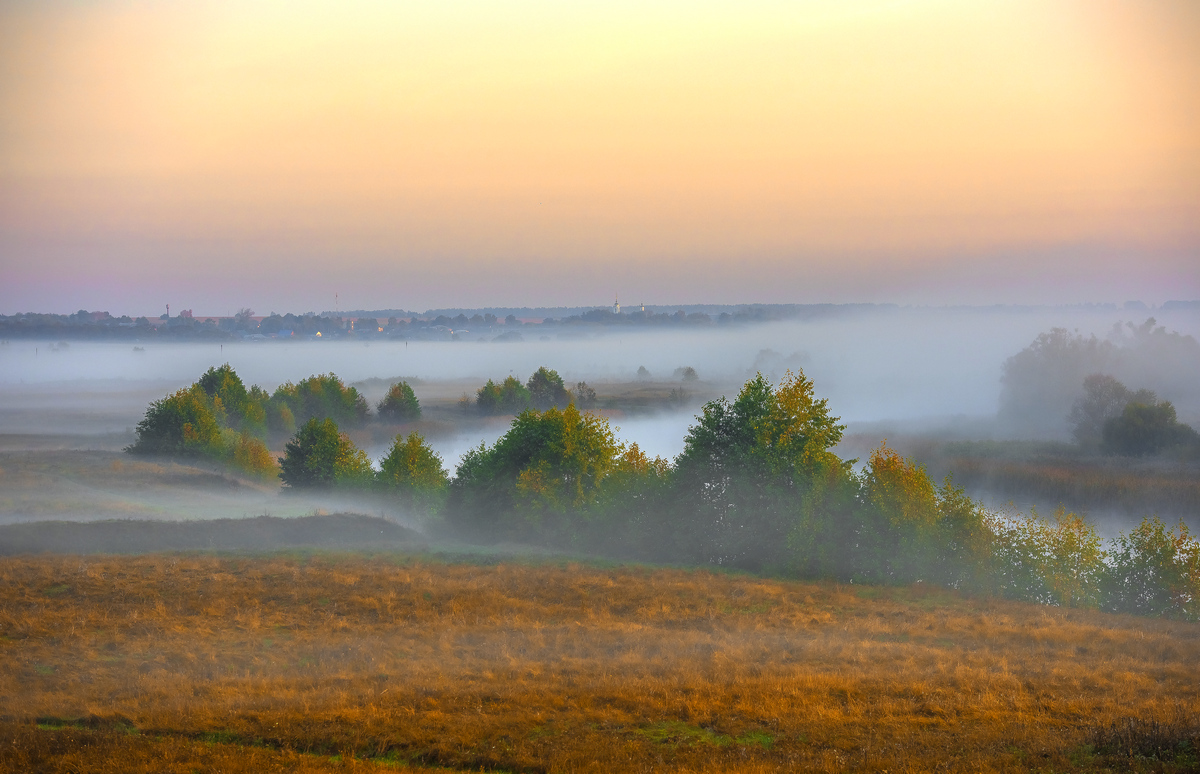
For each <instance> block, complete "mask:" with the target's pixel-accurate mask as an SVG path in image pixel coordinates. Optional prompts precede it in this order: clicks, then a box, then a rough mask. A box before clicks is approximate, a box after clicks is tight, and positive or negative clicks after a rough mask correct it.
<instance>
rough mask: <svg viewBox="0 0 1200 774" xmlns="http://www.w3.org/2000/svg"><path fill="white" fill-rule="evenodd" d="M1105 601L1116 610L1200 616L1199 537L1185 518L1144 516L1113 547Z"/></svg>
mask: <svg viewBox="0 0 1200 774" xmlns="http://www.w3.org/2000/svg"><path fill="white" fill-rule="evenodd" d="M1109 559H1110V566H1109V568H1108V572H1107V573H1106V576H1107V577H1106V578H1105V583H1104V606H1105V607H1106V608H1107V609H1109V610H1112V611H1115V612H1118V613H1134V614H1136V615H1151V616H1166V617H1169V618H1183V619H1185V620H1192V621H1194V620H1197V619H1198V618H1200V543H1197V541H1196V539H1195V538H1194V537H1192V535H1191V533H1190V532H1189V531H1188V528H1187V525H1186V524H1184V523H1183V522H1182V521H1180V522H1179V524H1178V526H1176V527H1175V528H1174V529H1169V528H1168V527H1167V526H1166V525H1165V524H1163V522H1162V521H1161V520H1159V518H1158V517H1157V516H1153V517H1149V516H1148V517H1146V518H1145V519H1143V520H1142V523H1141V524H1139V525H1138V526H1137V528H1135V529H1134V530H1132V531H1131V532H1130V533H1129V534H1128V535H1126V534H1124V533H1121V535H1119V536H1118V537H1117V539H1116V540H1115V541H1114V545H1113V548H1112V550H1111V551H1110V552H1109Z"/></svg>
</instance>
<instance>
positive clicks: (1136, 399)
mask: <svg viewBox="0 0 1200 774" xmlns="http://www.w3.org/2000/svg"><path fill="white" fill-rule="evenodd" d="M1068 420H1069V422H1070V424H1071V434H1072V436H1073V437H1074V438H1075V441H1076V443H1078V444H1079V445H1080V446H1082V447H1084V448H1088V449H1098V450H1101V451H1104V452H1107V453H1109V454H1121V455H1125V456H1130V457H1142V456H1146V455H1150V454H1158V453H1160V452H1162V451H1164V450H1168V449H1182V450H1186V449H1200V434H1197V433H1196V431H1195V430H1194V429H1192V428H1191V427H1190V426H1189V425H1185V424H1182V423H1181V422H1179V420H1178V419H1177V418H1176V415H1175V407H1174V406H1173V405H1171V402H1170V401H1165V400H1164V401H1160V400H1159V399H1158V396H1157V395H1156V394H1155V393H1154V391H1153V390H1147V389H1140V390H1137V391H1133V390H1130V389H1129V388H1128V387H1126V386H1125V385H1124V384H1122V383H1121V382H1119V381H1117V380H1116V379H1115V378H1114V377H1112V376H1109V375H1107V374H1091V375H1089V376H1088V377H1087V378H1086V379H1084V380H1083V395H1082V396H1080V397H1079V398H1078V399H1076V401H1075V403H1074V405H1072V407H1071V413H1070V415H1069V417H1068Z"/></svg>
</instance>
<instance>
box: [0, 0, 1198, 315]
mask: <svg viewBox="0 0 1200 774" xmlns="http://www.w3.org/2000/svg"><path fill="white" fill-rule="evenodd" d="M0 271H3V274H4V277H5V281H4V282H3V283H0V285H3V288H2V289H0V312H2V313H12V312H15V311H74V309H76V308H79V307H87V308H89V309H90V308H109V307H112V310H113V311H114V313H116V312H118V311H124V310H126V309H129V310H135V308H136V310H137V311H140V310H141V309H143V308H145V309H146V310H147V311H149V310H152V309H155V308H158V306H160V299H161V298H162V297H164V296H168V295H169V296H170V297H172V298H174V299H177V303H178V304H179V305H180V307H181V308H182V307H185V306H186V307H194V308H196V310H197V314H199V313H201V310H203V312H204V313H213V314H224V313H229V312H231V311H232V310H235V309H236V308H238V307H240V306H245V305H255V306H257V307H259V308H260V309H261V308H267V307H269V306H274V307H275V308H277V309H279V310H280V311H289V310H290V311H301V310H302V309H309V308H314V309H325V308H330V307H331V303H329V302H328V301H327V300H326V296H329V297H330V298H332V294H333V292H334V288H335V287H336V288H337V289H338V292H339V293H340V297H341V298H342V299H343V300H344V302H343V306H345V300H349V303H350V305H351V306H352V307H358V308H386V307H397V308H416V309H424V308H428V307H431V306H445V305H456V306H473V305H520V304H531V305H533V304H538V305H541V304H545V305H557V304H586V303H606V302H607V303H611V296H612V293H613V292H616V291H619V292H621V293H622V294H623V296H625V297H627V298H631V299H633V298H639V299H640V298H645V299H646V300H647V301H648V302H649V301H650V300H651V299H655V300H657V301H659V302H661V303H682V302H715V303H721V302H726V303H734V302H743V301H777V302H787V301H796V302H807V301H858V300H867V301H872V300H877V301H902V302H903V301H911V302H919V303H960V302H961V303H991V302H1021V303H1028V302H1056V301H1058V302H1075V301H1085V300H1095V301H1122V300H1126V299H1127V298H1143V299H1144V300H1146V301H1150V302H1159V301H1162V300H1166V299H1167V298H1196V297H1200V4H1196V3H1193V2H1190V0H1141V1H1135V0H1075V1H1072V0H1052V1H1051V2H1046V1H1045V0H1039V1H1037V2H1034V1H1028V2H1026V1H1022V0H994V1H993V0H979V1H978V2H969V3H963V2H957V1H955V2H949V1H945V0H911V1H909V2H901V1H898V0H894V1H891V2H884V1H883V0H877V1H871V0H862V1H861V2H844V1H842V2H824V1H821V0H812V1H810V2H787V3H784V2H749V3H736V4H735V3H718V2H707V3H706V2H688V3H683V2H661V3H652V4H646V3H622V2H604V3H587V2H582V3H549V2H506V3H481V2H453V1H452V0H451V1H449V2H438V3H423V4H417V3H383V2H378V3H336V4H335V3H322V4H318V3H308V2H288V3H284V2H206V3H201V2H178V3H174V2H173V3H158V2H148V1H142V2H133V1H129V2H116V1H114V2H97V3H86V4H84V3H76V2H66V0H51V1H50V2H32V1H31V0H15V1H14V2H12V3H8V4H6V5H4V6H3V8H2V9H0ZM189 294H190V295H189Z"/></svg>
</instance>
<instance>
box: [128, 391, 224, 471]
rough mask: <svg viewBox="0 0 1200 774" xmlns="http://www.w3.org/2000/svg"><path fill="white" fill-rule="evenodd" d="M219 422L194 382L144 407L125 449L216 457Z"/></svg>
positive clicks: (218, 443) (220, 452)
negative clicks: (134, 432)
mask: <svg viewBox="0 0 1200 774" xmlns="http://www.w3.org/2000/svg"><path fill="white" fill-rule="evenodd" d="M223 448H224V447H223V445H222V440H221V425H220V423H218V422H217V418H216V417H215V416H214V415H213V411H212V409H211V407H210V402H209V400H208V396H207V395H206V394H205V392H204V390H203V389H202V388H201V387H200V386H199V385H196V384H193V385H192V386H191V387H188V388H186V389H182V390H178V391H176V392H175V393H174V394H172V395H169V396H167V397H165V398H162V399H161V400H156V401H154V402H153V403H151V404H150V407H149V408H148V409H146V415H145V417H143V419H142V421H141V422H138V425H137V439H136V440H135V441H134V442H133V444H132V445H131V446H129V447H128V449H127V451H129V452H131V453H133V454H162V455H171V456H175V455H178V456H200V455H207V456H212V457H220V456H221V455H222V452H223Z"/></svg>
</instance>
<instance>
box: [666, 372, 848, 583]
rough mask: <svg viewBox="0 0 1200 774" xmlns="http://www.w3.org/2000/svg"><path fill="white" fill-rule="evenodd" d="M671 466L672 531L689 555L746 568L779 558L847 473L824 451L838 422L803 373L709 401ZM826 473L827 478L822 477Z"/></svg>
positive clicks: (836, 437) (758, 381)
mask: <svg viewBox="0 0 1200 774" xmlns="http://www.w3.org/2000/svg"><path fill="white" fill-rule="evenodd" d="M697 419H698V421H697V423H696V424H695V425H693V426H692V427H691V428H690V429H689V430H688V435H687V437H686V438H685V439H684V449H683V452H682V453H681V454H680V455H679V456H678V457H677V458H676V461H675V479H676V483H675V489H676V501H677V504H678V506H677V509H676V512H677V513H678V514H679V518H680V520H681V523H680V524H679V526H678V529H677V534H678V535H680V536H681V539H683V540H684V542H685V544H686V546H687V547H686V548H685V549H684V550H685V551H686V552H687V553H688V554H690V555H691V556H692V557H693V558H695V559H700V560H707V561H712V562H715V563H719V564H733V565H735V566H745V567H750V568H762V567H767V566H776V567H780V566H782V565H784V564H785V563H786V562H787V561H788V557H787V542H788V541H787V537H788V534H789V533H790V532H791V531H792V530H793V528H794V527H795V526H796V525H797V523H798V519H799V518H800V516H801V513H802V512H808V513H809V515H810V516H811V515H814V514H815V510H814V508H815V500H813V499H812V498H814V497H820V496H822V493H823V492H824V491H825V489H826V484H829V483H836V480H838V479H842V478H844V477H845V476H846V475H847V474H848V473H849V471H850V469H849V465H848V463H843V462H842V461H841V460H840V459H838V458H837V456H836V455H834V454H833V453H832V452H830V451H829V449H831V448H832V447H833V446H835V445H836V444H837V443H838V441H840V440H841V437H842V432H843V430H844V429H845V427H844V425H841V424H839V422H838V418H837V417H835V416H833V415H832V414H830V412H829V406H828V402H827V401H826V400H824V399H820V400H818V399H817V398H816V397H815V395H814V393H813V383H812V381H811V380H809V379H807V378H806V377H805V376H804V374H803V372H801V373H799V374H798V375H795V376H793V375H792V374H791V373H790V372H789V373H787V374H786V375H785V376H784V378H783V379H782V380H781V381H780V384H779V386H778V388H773V387H772V386H771V384H770V383H769V382H768V381H767V380H766V378H764V377H763V375H762V374H758V375H757V376H755V377H754V378H753V379H751V380H750V381H748V382H746V384H745V385H744V386H743V387H742V390H741V392H740V393H739V394H738V396H737V398H736V399H735V400H734V401H733V402H732V403H730V402H729V401H727V400H726V399H725V398H720V399H719V400H715V401H710V402H709V403H706V404H705V405H704V407H703V409H702V413H701V415H700V416H699V417H698V418H697ZM831 476H832V480H830V481H827V480H826V479H829V478H830V477H831Z"/></svg>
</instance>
